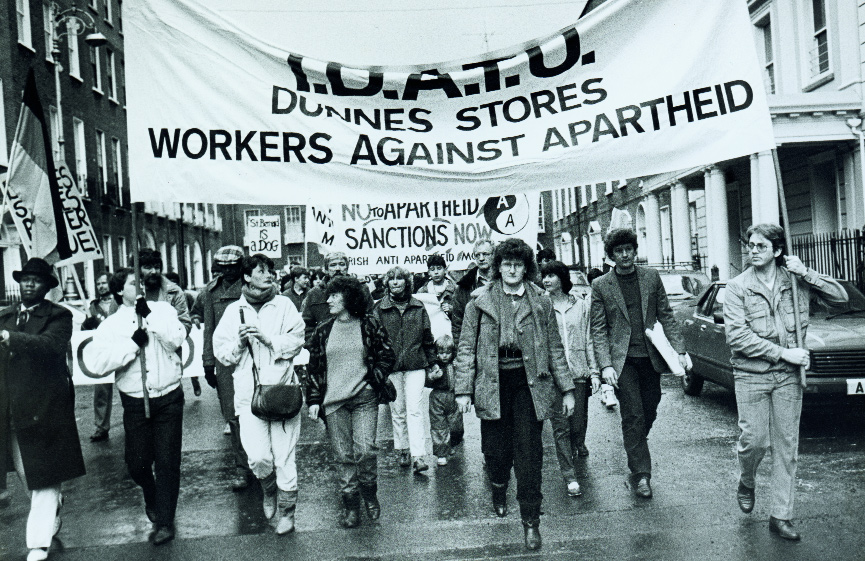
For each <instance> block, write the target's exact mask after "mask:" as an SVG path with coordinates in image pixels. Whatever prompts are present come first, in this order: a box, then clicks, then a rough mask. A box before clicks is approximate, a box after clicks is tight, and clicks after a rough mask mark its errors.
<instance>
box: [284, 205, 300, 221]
mask: <svg viewBox="0 0 865 561" xmlns="http://www.w3.org/2000/svg"><path fill="white" fill-rule="evenodd" d="M301 220H302V218H301V211H300V207H299V206H289V207H285V224H286V226H287V225H289V224H300V223H301Z"/></svg>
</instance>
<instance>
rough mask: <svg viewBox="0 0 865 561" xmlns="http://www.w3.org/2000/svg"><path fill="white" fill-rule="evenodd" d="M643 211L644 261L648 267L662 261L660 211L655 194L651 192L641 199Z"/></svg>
mask: <svg viewBox="0 0 865 561" xmlns="http://www.w3.org/2000/svg"><path fill="white" fill-rule="evenodd" d="M643 210H644V211H645V213H646V253H645V255H646V260H647V261H648V262H649V264H650V265H657V264H660V263H663V261H664V252H663V251H662V246H661V211H660V207H659V206H658V194H657V193H655V192H654V191H653V192H651V193H648V194H647V195H646V197H645V198H644V199H643Z"/></svg>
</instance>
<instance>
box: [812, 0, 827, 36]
mask: <svg viewBox="0 0 865 561" xmlns="http://www.w3.org/2000/svg"><path fill="white" fill-rule="evenodd" d="M812 6H813V9H814V31H820V30H821V29H823V28H824V27H826V5H825V4H824V0H812Z"/></svg>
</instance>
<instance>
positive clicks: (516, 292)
mask: <svg viewBox="0 0 865 561" xmlns="http://www.w3.org/2000/svg"><path fill="white" fill-rule="evenodd" d="M492 269H493V275H494V280H493V282H491V283H489V284H487V285H485V286H484V287H482V288H479V289H477V290H475V291H474V292H473V293H472V300H471V301H470V302H469V303H468V305H467V306H466V311H465V316H464V318H463V325H462V331H461V333H460V343H459V348H458V351H457V360H456V384H455V392H454V393H455V394H456V399H457V404H458V405H459V407H460V410H461V411H462V412H463V413H467V412H468V411H469V409H470V407H471V403H472V402H474V405H475V413H476V414H477V416H478V417H479V418H480V419H481V450H482V451H483V453H484V457H485V458H486V466H487V474H488V475H489V478H490V484H491V486H492V494H493V497H492V498H493V508H494V509H495V512H496V514H497V515H498V516H500V517H504V516H507V514H508V508H507V489H508V482H509V480H510V475H511V468H512V467H513V469H514V473H515V475H516V477H517V501H518V502H519V503H520V515H521V517H522V521H523V528H524V531H525V543H526V547H527V548H528V549H530V550H535V549H538V548H540V547H541V534H540V530H539V524H540V514H541V499H542V498H543V496H542V494H541V468H542V462H543V451H544V449H543V444H542V442H541V431H542V428H543V422H544V420H546V419H549V418H551V417H552V416H553V414H554V412H555V411H554V410H555V409H556V408H561V409H562V413H563V414H564V415H565V416H570V415H571V414H572V413H573V411H574V380H573V378H572V376H571V374H570V372H569V370H568V363H567V361H566V359H565V351H564V348H563V347H562V339H561V337H560V336H559V328H558V325H557V324H556V318H555V313H554V311H553V306H552V303H551V301H550V299H549V297H547V296H546V295H545V294H544V293H543V292H542V291H541V289H540V288H538V287H537V286H535V285H534V283H532V282H531V279H533V278H535V276H536V275H537V263H536V262H535V256H534V253H533V252H532V250H531V248H530V247H529V246H528V245H527V244H526V243H525V242H524V241H522V240H519V239H516V238H511V239H508V240H505V241H504V242H502V243H501V244H499V245H498V246H497V247H496V249H495V257H494V258H493V267H492ZM559 404H561V405H559Z"/></svg>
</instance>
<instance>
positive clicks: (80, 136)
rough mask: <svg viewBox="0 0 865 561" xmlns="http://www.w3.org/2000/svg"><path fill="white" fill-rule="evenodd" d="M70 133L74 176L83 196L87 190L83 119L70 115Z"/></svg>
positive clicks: (86, 193)
mask: <svg viewBox="0 0 865 561" xmlns="http://www.w3.org/2000/svg"><path fill="white" fill-rule="evenodd" d="M72 135H73V136H74V137H75V139H74V140H75V176H76V181H77V182H78V189H80V190H81V192H82V193H83V194H84V196H85V197H87V196H89V193H88V192H87V150H86V149H85V147H84V121H82V120H81V119H78V118H77V117H72Z"/></svg>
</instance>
